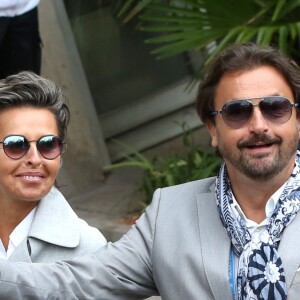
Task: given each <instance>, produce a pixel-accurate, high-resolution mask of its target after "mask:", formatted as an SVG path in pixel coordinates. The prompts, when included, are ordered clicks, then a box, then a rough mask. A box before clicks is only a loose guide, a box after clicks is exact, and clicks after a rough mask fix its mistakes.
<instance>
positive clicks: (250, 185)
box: [230, 174, 288, 224]
mask: <svg viewBox="0 0 300 300" xmlns="http://www.w3.org/2000/svg"><path fill="white" fill-rule="evenodd" d="M237 178H238V179H237ZM236 179H237V180H236ZM287 179H288V178H285V177H282V178H280V177H279V176H276V177H274V178H272V179H271V180H266V181H260V180H253V179H250V178H248V177H246V176H245V175H243V174H240V176H233V177H232V178H231V177H230V181H231V188H232V192H233V194H234V197H235V199H236V200H237V202H238V203H239V205H240V207H241V209H242V210H243V212H244V214H245V216H246V217H247V218H248V219H250V220H253V221H255V222H256V223H258V224H259V223H261V222H262V221H263V220H264V219H265V218H266V212H265V207H266V203H267V202H268V200H269V199H270V198H271V196H272V195H273V194H274V193H275V192H276V191H277V190H278V189H279V188H280V187H281V186H282V185H283V184H284V183H285V182H286V181H287Z"/></svg>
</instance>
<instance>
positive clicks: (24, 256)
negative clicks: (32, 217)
mask: <svg viewBox="0 0 300 300" xmlns="http://www.w3.org/2000/svg"><path fill="white" fill-rule="evenodd" d="M28 247H30V246H28V240H27V238H25V239H24V240H23V241H22V242H21V244H20V245H18V247H17V248H16V249H15V250H14V252H13V253H12V255H11V256H10V257H9V260H10V261H13V262H18V261H22V262H27V263H31V262H32V260H31V257H30V253H29V251H30V249H28Z"/></svg>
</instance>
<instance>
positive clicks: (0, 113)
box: [0, 72, 106, 262]
mask: <svg viewBox="0 0 300 300" xmlns="http://www.w3.org/2000/svg"><path fill="white" fill-rule="evenodd" d="M68 122H69V109H68V107H67V105H66V103H65V99H64V97H63V95H62V93H61V90H60V89H59V88H58V87H57V86H56V85H55V84H54V83H53V82H51V81H49V80H46V79H44V78H42V77H40V76H38V75H35V74H33V73H31V72H21V73H19V74H17V75H12V76H9V77H7V78H6V79H4V80H0V239H1V240H0V258H6V259H9V260H11V261H27V262H53V261H57V260H64V259H69V258H71V257H74V256H77V255H82V254H85V253H86V252H88V251H95V250H97V249H98V248H100V247H101V246H103V245H104V244H105V243H106V240H105V238H104V237H103V235H102V234H101V233H100V232H99V231H98V230H97V229H96V228H92V227H90V226H88V224H87V223H86V222H85V221H83V220H81V219H79V218H78V217H77V216H76V214H75V212H74V211H73V210H72V209H71V207H70V206H69V204H68V203H67V201H66V200H65V198H64V197H63V195H62V194H61V193H60V192H59V191H58V189H57V188H55V187H54V185H55V180H56V176H57V174H58V171H59V168H60V166H61V162H62V158H61V154H62V153H63V151H64V150H65V148H66V133H67V125H68Z"/></svg>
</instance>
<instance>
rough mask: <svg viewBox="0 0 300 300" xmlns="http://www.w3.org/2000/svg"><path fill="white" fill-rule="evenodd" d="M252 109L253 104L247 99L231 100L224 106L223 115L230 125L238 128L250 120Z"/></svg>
mask: <svg viewBox="0 0 300 300" xmlns="http://www.w3.org/2000/svg"><path fill="white" fill-rule="evenodd" d="M252 111H253V105H252V103H251V102H249V101H247V100H238V101H231V102H228V103H227V104H225V105H224V106H223V109H222V116H223V119H224V122H225V123H226V124H227V125H228V126H230V127H232V128H238V127H240V126H242V125H243V124H245V123H246V122H247V121H248V120H249V118H250V116H251V114H252Z"/></svg>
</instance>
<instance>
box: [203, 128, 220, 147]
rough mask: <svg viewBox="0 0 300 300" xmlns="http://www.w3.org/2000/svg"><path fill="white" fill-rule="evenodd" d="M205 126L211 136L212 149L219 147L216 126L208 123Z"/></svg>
mask: <svg viewBox="0 0 300 300" xmlns="http://www.w3.org/2000/svg"><path fill="white" fill-rule="evenodd" d="M205 126H206V128H207V130H208V132H209V134H210V137H211V145H212V147H215V148H216V147H218V138H217V133H216V126H215V124H213V123H212V122H208V123H206V124H205Z"/></svg>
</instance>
